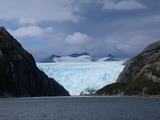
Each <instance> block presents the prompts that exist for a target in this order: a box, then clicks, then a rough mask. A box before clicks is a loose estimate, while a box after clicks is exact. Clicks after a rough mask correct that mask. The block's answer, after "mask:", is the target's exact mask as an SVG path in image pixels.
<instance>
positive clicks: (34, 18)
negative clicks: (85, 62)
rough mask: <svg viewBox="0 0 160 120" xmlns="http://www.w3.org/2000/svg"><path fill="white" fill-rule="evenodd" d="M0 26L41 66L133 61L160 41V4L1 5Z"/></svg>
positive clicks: (89, 0)
mask: <svg viewBox="0 0 160 120" xmlns="http://www.w3.org/2000/svg"><path fill="white" fill-rule="evenodd" d="M0 25H1V26H4V27H5V28H6V29H7V30H8V31H9V32H10V33H11V34H12V35H13V36H14V37H15V38H16V39H17V40H18V41H19V42H20V43H21V44H22V45H23V47H24V48H25V49H27V50H28V51H29V52H31V53H32V54H33V55H34V57H35V58H36V59H37V60H40V59H43V58H44V57H46V56H49V55H51V54H57V55H67V54H71V53H75V52H78V53H80V52H88V53H90V54H91V55H93V56H97V57H101V56H106V55H107V54H109V53H111V54H113V55H114V56H117V57H133V56H134V55H136V54H137V53H139V52H140V51H141V50H142V49H143V48H144V47H146V45H148V44H149V43H152V42H154V41H157V40H160V0H12V1H11V0H0Z"/></svg>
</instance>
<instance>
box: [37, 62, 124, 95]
mask: <svg viewBox="0 0 160 120" xmlns="http://www.w3.org/2000/svg"><path fill="white" fill-rule="evenodd" d="M122 63H123V61H114V62H78V63H75V62H72V63H71V62H70V63H68V62H67V63H37V67H38V68H39V69H40V70H42V71H43V72H45V73H46V74H47V75H48V76H49V77H52V78H54V79H55V80H56V81H57V82H58V83H60V84H61V85H62V86H64V88H65V89H67V90H68V91H69V92H70V94H71V95H79V94H80V93H81V92H83V91H85V90H86V89H88V88H89V89H90V88H91V89H96V90H98V89H100V88H102V87H104V86H105V85H107V84H110V83H114V82H115V81H116V79H117V77H118V75H119V74H120V72H121V71H122V70H123V68H124V66H123V65H122Z"/></svg>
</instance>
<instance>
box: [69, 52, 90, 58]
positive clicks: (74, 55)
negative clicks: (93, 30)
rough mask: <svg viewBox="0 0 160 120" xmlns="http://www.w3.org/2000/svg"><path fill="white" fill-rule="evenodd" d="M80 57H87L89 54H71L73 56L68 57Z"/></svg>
mask: <svg viewBox="0 0 160 120" xmlns="http://www.w3.org/2000/svg"><path fill="white" fill-rule="evenodd" d="M82 55H89V53H86V52H84V53H73V54H71V55H68V56H70V57H79V56H82Z"/></svg>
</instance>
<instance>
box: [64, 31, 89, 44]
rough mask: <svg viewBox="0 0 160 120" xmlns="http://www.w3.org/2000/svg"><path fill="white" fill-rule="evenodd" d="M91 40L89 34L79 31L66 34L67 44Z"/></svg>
mask: <svg viewBox="0 0 160 120" xmlns="http://www.w3.org/2000/svg"><path fill="white" fill-rule="evenodd" d="M90 40H92V37H91V36H88V35H86V34H82V33H80V32H75V33H74V34H73V35H68V36H67V38H66V43H67V44H84V43H87V42H89V41H90Z"/></svg>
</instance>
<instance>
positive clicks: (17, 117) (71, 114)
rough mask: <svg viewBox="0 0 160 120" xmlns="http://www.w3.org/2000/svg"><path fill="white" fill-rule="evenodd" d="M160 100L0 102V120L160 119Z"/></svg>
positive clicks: (80, 99)
mask: <svg viewBox="0 0 160 120" xmlns="http://www.w3.org/2000/svg"><path fill="white" fill-rule="evenodd" d="M159 111H160V98H141V97H46V98H7V99H6V98H4V99H2V98H1V99H0V120H160V114H159Z"/></svg>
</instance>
